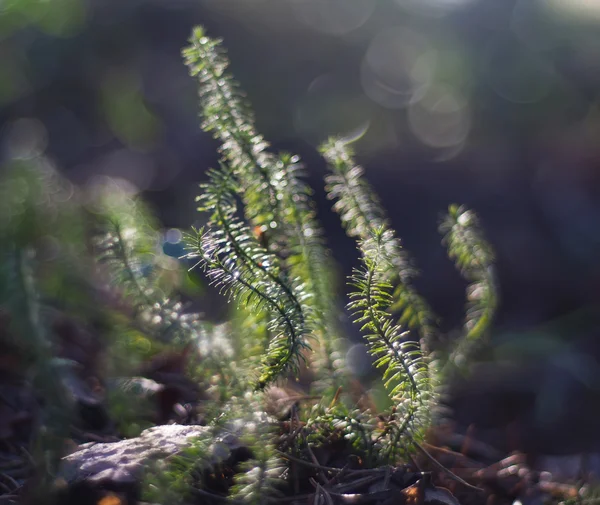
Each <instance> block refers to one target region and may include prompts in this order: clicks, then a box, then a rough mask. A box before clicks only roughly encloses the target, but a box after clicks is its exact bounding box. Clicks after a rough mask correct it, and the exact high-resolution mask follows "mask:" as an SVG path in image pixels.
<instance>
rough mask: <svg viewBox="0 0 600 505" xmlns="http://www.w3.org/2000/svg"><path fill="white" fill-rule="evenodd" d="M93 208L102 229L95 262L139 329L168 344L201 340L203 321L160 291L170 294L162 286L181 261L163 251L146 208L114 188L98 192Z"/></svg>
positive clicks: (181, 343)
mask: <svg viewBox="0 0 600 505" xmlns="http://www.w3.org/2000/svg"><path fill="white" fill-rule="evenodd" d="M91 207H92V210H93V211H95V212H96V214H95V217H96V221H97V228H98V231H97V234H96V237H95V241H94V242H95V248H96V258H97V260H98V262H99V263H100V264H101V265H105V266H106V267H107V269H108V272H109V274H110V277H111V280H112V283H113V285H114V286H116V287H117V288H118V289H119V290H120V291H121V293H122V296H123V297H125V298H126V299H127V301H128V303H129V304H130V305H132V308H133V311H134V319H135V322H136V324H137V327H138V328H139V329H140V330H141V331H142V332H144V333H147V334H148V335H150V336H152V338H153V339H156V340H158V341H160V342H164V343H166V342H168V343H170V344H175V345H185V344H186V343H188V342H189V341H190V340H194V339H197V338H198V337H199V335H200V334H202V332H203V331H204V328H203V324H202V321H200V318H199V316H198V315H196V314H186V313H185V312H184V307H183V305H182V303H181V302H180V301H179V300H177V299H173V298H172V297H170V296H169V295H170V293H169V292H168V291H167V292H166V293H165V292H164V289H161V285H164V284H167V286H166V288H167V289H170V286H169V285H168V283H164V282H162V281H163V277H164V276H165V275H166V274H168V273H169V271H171V270H172V269H173V268H174V267H173V265H172V263H173V262H176V260H174V259H173V258H169V257H167V256H166V255H164V254H163V253H162V252H159V251H158V247H159V241H158V239H159V233H158V226H157V224H156V223H155V222H154V220H153V219H152V217H151V215H150V212H149V211H148V210H147V209H146V208H145V206H144V205H143V203H142V202H141V201H139V200H138V199H135V198H132V197H131V196H129V195H128V194H127V193H125V192H124V191H123V190H120V188H118V187H116V186H113V185H111V186H108V187H104V188H100V189H98V190H97V197H96V201H95V202H93V204H92V206H91ZM175 268H177V266H175Z"/></svg>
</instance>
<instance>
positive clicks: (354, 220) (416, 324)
mask: <svg viewBox="0 0 600 505" xmlns="http://www.w3.org/2000/svg"><path fill="white" fill-rule="evenodd" d="M320 150H321V152H322V154H323V156H324V157H325V160H326V161H327V163H328V166H329V168H330V170H331V174H329V175H328V176H327V178H326V190H327V196H328V198H329V199H331V200H335V204H334V206H333V209H334V210H335V211H336V212H337V213H338V214H339V215H340V219H341V221H342V225H343V226H344V227H345V229H346V233H347V234H348V236H350V237H354V238H356V239H357V240H362V241H363V243H366V241H368V240H369V239H371V238H372V237H373V236H374V234H375V233H376V232H378V230H386V232H385V233H382V234H381V255H382V256H381V258H380V260H379V265H378V268H379V270H380V271H381V272H383V273H384V275H385V276H386V277H387V278H388V280H389V281H390V282H394V285H395V291H394V299H393V303H392V304H391V306H390V308H391V309H393V310H395V311H399V312H400V314H401V316H400V321H401V322H402V323H403V324H405V325H406V326H407V327H408V328H411V329H412V328H414V329H416V330H417V331H418V332H419V334H420V336H421V344H422V345H423V346H424V347H425V346H426V345H427V343H428V342H427V340H429V336H430V333H431V331H432V328H431V325H432V319H433V317H432V315H431V311H430V309H429V307H428V306H427V303H426V302H425V300H424V299H423V298H422V297H421V296H419V295H418V294H417V293H416V291H415V290H414V288H413V287H412V286H411V279H412V278H413V277H414V275H415V271H414V268H412V266H411V264H410V260H409V258H408V256H407V254H406V253H405V252H404V250H403V249H402V247H401V244H400V240H399V239H398V238H397V237H396V236H395V234H394V232H393V231H392V230H391V229H390V228H389V225H388V221H387V218H386V216H385V212H384V210H383V209H382V208H381V205H380V203H379V199H378V198H377V196H376V195H375V193H374V191H373V190H372V189H371V187H370V186H369V184H368V182H367V181H366V180H365V179H364V177H363V173H364V169H363V168H362V167H361V166H360V165H358V164H356V162H355V161H354V159H353V152H352V150H351V149H350V147H349V146H348V145H347V144H345V143H344V142H343V141H341V140H339V139H335V138H331V139H329V140H328V141H327V142H325V143H324V144H323V146H321V149H320ZM363 254H364V251H363Z"/></svg>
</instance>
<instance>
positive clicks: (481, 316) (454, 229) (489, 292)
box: [440, 205, 498, 365]
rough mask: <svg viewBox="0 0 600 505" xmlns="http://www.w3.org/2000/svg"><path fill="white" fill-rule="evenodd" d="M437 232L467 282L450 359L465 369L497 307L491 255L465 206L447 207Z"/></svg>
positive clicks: (476, 219) (488, 326) (489, 248)
mask: <svg viewBox="0 0 600 505" xmlns="http://www.w3.org/2000/svg"><path fill="white" fill-rule="evenodd" d="M440 232H441V233H444V243H445V244H446V246H447V247H448V256H449V257H450V258H451V259H452V260H454V262H455V264H456V266H457V268H458V269H459V270H460V272H461V273H462V275H463V276H464V277H465V279H467V280H468V281H469V285H468V287H467V315H466V322H465V335H464V336H463V337H462V339H461V341H460V342H459V343H458V345H457V346H456V348H455V350H454V352H453V353H452V356H451V362H452V363H456V364H463V365H464V363H465V362H466V360H467V358H468V357H469V352H471V351H472V348H473V347H474V345H475V344H476V343H477V342H478V341H481V339H482V337H483V336H485V334H486V333H487V332H488V331H489V329H490V326H491V324H492V319H493V316H494V313H495V311H496V307H497V305H498V300H497V290H496V285H495V278H494V277H495V276H494V268H493V265H494V254H493V252H492V248H491V247H490V245H489V244H488V243H487V242H486V241H485V240H484V239H483V235H482V232H481V230H480V226H479V220H478V218H477V216H476V215H475V213H474V212H473V211H471V210H468V209H466V208H465V207H464V206H460V207H459V206H458V205H451V206H450V208H449V211H448V216H447V217H446V218H445V219H444V221H443V222H442V224H441V225H440Z"/></svg>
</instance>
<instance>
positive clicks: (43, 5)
mask: <svg viewBox="0 0 600 505" xmlns="http://www.w3.org/2000/svg"><path fill="white" fill-rule="evenodd" d="M196 24H202V25H204V26H205V28H206V29H207V32H208V34H209V35H210V36H213V37H222V38H223V39H224V45H225V47H226V48H227V49H228V53H229V57H230V59H231V62H232V63H231V71H232V73H233V74H234V76H235V77H236V79H237V80H238V81H239V82H240V83H241V86H242V88H243V89H244V90H245V91H246V93H247V96H248V99H249V101H250V103H251V104H252V106H253V108H254V110H255V113H256V122H257V127H258V129H259V131H261V132H262V133H263V134H264V135H265V137H266V138H267V139H268V140H269V141H270V142H271V143H272V145H273V147H274V148H277V149H284V150H289V151H293V152H296V153H298V154H299V155H300V156H301V157H302V159H303V160H304V163H305V164H306V168H307V171H308V176H309V180H310V183H311V185H312V186H313V188H314V189H315V191H316V196H317V200H318V205H319V216H320V219H321V221H322V222H323V224H324V226H325V229H326V232H327V238H328V241H329V245H330V247H331V248H332V249H333V252H334V255H335V257H336V259H338V261H339V263H340V265H341V268H340V275H341V276H343V275H347V274H349V272H350V269H351V267H352V266H353V265H355V264H356V262H357V254H356V250H355V246H354V244H353V242H352V241H351V240H349V239H347V238H345V236H344V235H343V231H342V229H341V227H340V226H339V224H338V219H337V217H336V216H335V215H334V214H333V213H332V212H331V210H330V204H329V202H327V201H326V200H325V198H324V191H323V188H322V186H323V182H322V179H323V175H324V174H325V166H324V163H323V161H322V159H321V158H320V157H319V155H318V154H317V151H316V147H317V146H318V145H319V143H321V142H322V141H323V140H325V138H326V137H327V136H328V135H331V134H341V135H343V136H345V137H347V138H350V139H356V143H355V144H354V147H355V149H356V150H357V153H358V159H359V161H360V162H361V164H363V165H364V166H365V167H366V177H367V178H368V179H369V181H370V182H371V183H372V184H373V186H374V187H375V189H376V191H377V192H378V193H379V195H380V196H381V199H382V202H383V206H384V208H386V209H387V211H388V213H389V215H390V218H391V221H392V223H393V225H394V227H395V228H396V230H397V232H398V234H399V235H400V236H401V237H402V239H403V241H404V245H405V247H406V248H407V249H408V250H409V251H410V253H411V254H412V256H413V257H414V259H415V263H416V265H417V266H418V268H419V269H420V270H421V272H422V274H421V276H420V277H419V279H418V281H417V282H416V285H417V287H418V289H419V290H420V291H421V293H423V294H424V295H425V296H426V298H427V299H428V300H429V302H430V303H431V305H432V306H433V308H434V310H435V311H436V312H437V313H438V314H439V315H440V316H441V317H442V327H443V328H444V329H450V328H452V327H456V326H457V325H460V324H461V318H462V315H463V314H464V312H463V308H464V287H465V286H464V283H463V281H461V279H460V277H459V275H458V274H457V273H456V272H455V271H454V268H453V266H452V264H451V263H450V261H449V260H448V259H447V257H446V253H445V251H444V249H443V247H442V246H441V244H440V235H439V234H438V232H437V226H438V223H439V220H440V216H441V214H442V213H443V212H444V211H445V210H446V209H447V206H448V204H450V203H453V202H457V203H461V204H466V205H468V206H469V207H471V208H473V209H474V210H475V211H476V212H477V213H478V214H479V215H480V217H481V221H482V224H483V227H484V229H485V233H486V235H487V237H488V239H489V241H490V242H491V243H492V244H493V246H494V247H495V250H496V254H497V266H498V276H499V285H500V297H501V306H500V311H499V314H498V317H497V322H496V327H495V330H494V335H493V348H494V354H493V356H494V359H495V360H496V362H499V363H502V362H508V363H513V364H514V363H518V362H521V361H522V362H525V361H526V362H527V363H533V362H535V363H540V364H541V365H540V366H541V367H542V370H543V372H540V371H539V369H537V368H534V367H533V366H532V367H531V368H530V369H531V370H535V372H532V373H535V374H536V377H535V378H536V381H537V382H536V384H538V386H536V387H539V388H540V391H546V396H547V398H545V399H544V398H542V400H540V399H539V398H540V396H539V395H537V393H536V395H537V396H536V398H537V399H536V401H537V402H538V403H539V404H540V405H541V406H542V407H540V408H542V412H543V415H542V417H544V416H546V417H548V416H549V418H552V419H558V418H559V417H560V416H563V417H564V412H566V411H568V412H570V414H569V417H568V418H565V422H566V423H567V424H568V422H570V420H571V419H572V412H573V411H577V410H580V409H584V408H585V409H587V410H586V412H587V415H589V417H590V422H591V419H593V412H594V411H593V410H590V409H593V408H594V405H596V404H600V401H596V400H597V399H600V380H599V379H598V376H599V375H600V365H599V364H598V360H599V359H600V340H599V338H598V337H599V335H598V332H599V330H600V313H599V312H598V311H597V310H596V308H597V306H598V303H599V302H600V263H599V262H598V260H597V258H598V256H599V254H600V199H599V198H598V196H599V193H600V171H599V170H600V109H599V97H600V94H599V93H600V1H598V0H569V1H565V0H518V1H514V0H162V1H160V0H119V1H117V0H0V145H1V154H0V156H1V157H2V159H3V160H5V159H8V158H15V157H21V158H23V157H24V158H27V157H31V156H36V155H38V154H41V153H44V154H45V156H47V158H48V160H50V162H51V163H53V164H55V165H56V167H57V168H58V170H60V171H61V172H62V173H64V174H65V175H66V176H67V177H68V178H69V179H70V180H71V181H72V182H73V183H75V184H77V185H81V186H84V187H93V186H94V185H95V184H98V183H102V182H103V181H105V180H106V178H112V179H115V180H117V181H119V182H120V184H122V185H125V186H126V187H127V188H128V191H130V192H132V193H135V194H140V195H142V196H143V198H144V199H146V200H147V201H148V202H149V203H150V204H151V205H152V207H153V209H154V210H155V212H156V213H157V215H158V217H159V218H160V220H161V222H162V223H163V225H164V227H165V230H169V229H173V230H171V233H166V234H165V243H166V244H171V245H172V244H173V243H175V244H176V243H177V242H178V241H179V239H180V234H178V233H177V230H176V229H182V230H186V229H187V228H189V226H191V225H192V224H194V223H196V222H197V221H198V216H197V215H196V212H195V204H194V197H195V195H196V194H197V193H198V188H197V183H198V182H201V181H202V180H203V179H204V173H205V171H206V170H207V169H208V168H209V167H211V166H215V165H216V163H217V160H218V154H217V147H218V146H217V144H216V143H215V142H214V141H213V140H212V139H211V137H210V135H208V134H205V133H202V132H201V130H200V127H199V123H200V119H199V118H198V106H197V95H196V83H195V82H194V80H193V79H191V78H190V77H189V76H188V74H187V69H186V67H185V66H184V65H183V62H182V58H181V56H180V51H181V48H182V47H183V46H184V45H186V43H187V38H188V36H189V35H190V32H191V29H192V27H193V26H194V25H196ZM207 313H209V314H213V313H216V314H217V316H216V317H217V318H219V317H222V316H223V315H224V314H225V312H224V311H220V312H219V311H217V312H213V311H207ZM497 376H498V377H500V376H501V375H500V374H498V375H497ZM510 376H511V380H512V382H513V383H515V382H516V383H519V384H522V383H527V382H528V381H529V382H531V377H530V376H527V375H524V376H521V375H514V374H513V372H511V373H510ZM511 387H516V388H517V389H518V388H519V387H521V386H519V385H517V386H515V385H514V384H513V386H511ZM582 391H583V392H582ZM578 392H581V394H580V395H579V396H577V395H578V394H579V393H578ZM590 398H591V399H593V401H592V400H590ZM527 401H529V400H527ZM569 402H575V403H574V404H571V403H569ZM538 406H539V405H538ZM515 408H516V407H515ZM544 409H545V410H544ZM597 409H598V411H599V412H600V408H598V407H597ZM552 416H554V417H552ZM538 417H539V416H538ZM561 419H562V418H561ZM557 422H558V421H557ZM561 422H562V421H561ZM559 424H560V423H559Z"/></svg>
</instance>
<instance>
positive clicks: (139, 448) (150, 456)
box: [60, 424, 208, 487]
mask: <svg viewBox="0 0 600 505" xmlns="http://www.w3.org/2000/svg"><path fill="white" fill-rule="evenodd" d="M206 430H208V428H206V427H203V426H182V425H178V424H171V425H163V426H155V427H154V428H149V429H147V430H144V431H143V432H142V434H141V435H140V436H139V437H136V438H131V439H127V440H121V441H119V442H112V443H94V442H91V443H87V444H82V445H80V446H79V450H77V451H76V452H74V453H72V454H70V455H69V456H66V457H65V458H63V465H62V468H61V472H60V473H61V475H60V476H61V477H62V478H64V479H65V480H66V481H67V482H68V483H72V482H77V481H81V480H86V481H88V482H98V483H111V484H113V485H116V486H118V485H127V484H130V483H133V482H136V481H137V480H138V479H139V477H140V475H141V471H142V470H143V468H144V466H145V465H146V464H147V463H149V462H150V461H152V460H156V459H158V458H164V457H165V456H169V455H171V454H175V453H176V452H178V451H180V450H181V449H183V448H185V447H187V446H189V445H190V439H191V438H193V437H198V436H200V435H202V434H203V433H205V432H206ZM111 487H112V486H111Z"/></svg>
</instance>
